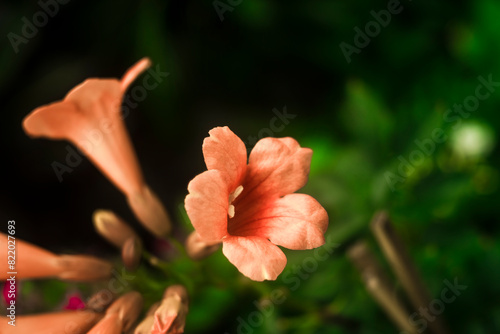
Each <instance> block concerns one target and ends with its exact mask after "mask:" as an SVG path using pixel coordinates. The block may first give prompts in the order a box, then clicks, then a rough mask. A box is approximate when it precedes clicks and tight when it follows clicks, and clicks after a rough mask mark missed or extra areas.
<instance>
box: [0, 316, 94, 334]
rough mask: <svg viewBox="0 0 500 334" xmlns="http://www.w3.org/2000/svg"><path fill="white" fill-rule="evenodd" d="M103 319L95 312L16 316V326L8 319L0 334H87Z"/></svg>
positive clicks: (1, 322) (0, 324) (1, 327)
mask: <svg viewBox="0 0 500 334" xmlns="http://www.w3.org/2000/svg"><path fill="white" fill-rule="evenodd" d="M101 318H102V315H101V314H99V313H95V312H93V311H84V310H79V311H63V312H54V313H43V314H36V315H16V322H15V324H16V326H15V327H14V326H11V325H9V324H8V321H10V320H9V319H8V318H5V319H2V320H4V321H0V333H5V334H8V333H23V334H24V333H36V334H67V333H72V334H86V333H87V331H88V330H89V329H90V328H91V327H92V326H93V325H94V324H95V323H96V322H97V321H99V319H101Z"/></svg>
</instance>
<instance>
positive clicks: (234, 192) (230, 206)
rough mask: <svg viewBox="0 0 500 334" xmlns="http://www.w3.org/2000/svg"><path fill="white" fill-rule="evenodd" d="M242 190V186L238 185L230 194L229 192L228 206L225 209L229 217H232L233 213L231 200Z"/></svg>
mask: <svg viewBox="0 0 500 334" xmlns="http://www.w3.org/2000/svg"><path fill="white" fill-rule="evenodd" d="M242 191H243V186H238V187H237V188H236V189H235V190H234V191H233V192H232V193H231V194H229V199H228V202H229V207H228V209H227V215H228V216H229V218H233V217H234V213H235V211H234V205H232V204H231V203H233V201H234V200H235V199H236V197H238V196H239V195H240V194H241V192H242Z"/></svg>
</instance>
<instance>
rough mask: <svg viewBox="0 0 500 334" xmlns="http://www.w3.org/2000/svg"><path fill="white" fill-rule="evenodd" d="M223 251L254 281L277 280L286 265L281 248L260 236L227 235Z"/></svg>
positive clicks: (230, 260)
mask: <svg viewBox="0 0 500 334" xmlns="http://www.w3.org/2000/svg"><path fill="white" fill-rule="evenodd" d="M222 252H223V253H224V255H225V256H226V257H227V259H228V260H229V262H231V263H232V264H233V265H234V266H235V267H236V268H238V270H239V271H240V272H241V273H242V274H243V275H245V276H247V277H249V278H250V279H252V280H254V281H263V280H275V279H276V278H277V277H278V275H279V274H281V272H282V271H283V269H285V266H286V256H285V254H284V253H283V252H282V251H281V249H279V248H278V246H276V245H273V244H272V243H271V242H270V241H269V240H266V239H264V238H260V237H233V236H230V237H227V238H225V239H224V240H223V243H222Z"/></svg>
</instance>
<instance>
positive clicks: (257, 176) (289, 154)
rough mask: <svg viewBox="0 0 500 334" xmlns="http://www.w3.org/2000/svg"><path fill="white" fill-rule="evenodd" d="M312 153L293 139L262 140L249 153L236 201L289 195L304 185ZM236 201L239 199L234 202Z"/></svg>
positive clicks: (250, 200)
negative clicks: (243, 179) (241, 185)
mask: <svg viewBox="0 0 500 334" xmlns="http://www.w3.org/2000/svg"><path fill="white" fill-rule="evenodd" d="M311 157H312V150H311V149H309V148H301V147H300V145H299V143H298V142H297V141H296V140H295V139H293V138H264V139H261V140H259V141H258V142H257V144H256V145H255V147H254V148H253V150H252V152H251V153H250V158H249V163H248V168H247V174H246V178H245V181H244V184H243V188H244V189H245V190H244V192H243V193H242V194H241V196H240V197H241V198H239V201H240V202H241V201H244V199H245V198H247V200H248V201H249V202H252V201H254V200H256V199H261V200H262V199H263V197H281V196H284V195H287V194H291V193H293V192H295V191H297V190H299V189H300V188H302V187H303V186H304V185H305V184H306V183H307V178H308V174H309V167H310V164H311ZM237 200H238V199H237Z"/></svg>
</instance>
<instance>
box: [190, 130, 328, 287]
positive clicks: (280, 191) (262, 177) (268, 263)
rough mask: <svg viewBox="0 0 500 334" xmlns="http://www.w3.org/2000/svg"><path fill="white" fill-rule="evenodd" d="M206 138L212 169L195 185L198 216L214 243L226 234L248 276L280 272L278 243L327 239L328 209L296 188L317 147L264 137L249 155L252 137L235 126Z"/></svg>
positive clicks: (309, 244)
mask: <svg viewBox="0 0 500 334" xmlns="http://www.w3.org/2000/svg"><path fill="white" fill-rule="evenodd" d="M209 134H210V137H207V138H206V139H205V140H204V142H203V155H204V158H205V163H206V165H207V169H208V170H207V171H205V172H203V173H201V174H199V175H198V176H196V177H195V178H194V179H193V180H192V181H191V182H190V183H189V185H188V190H189V194H188V195H187V196H186V199H185V206H186V211H187V213H188V215H189V218H190V219H191V222H192V224H193V226H194V228H195V230H196V232H197V233H198V234H199V236H200V237H201V238H202V239H203V240H205V242H206V243H207V244H209V243H214V242H222V251H223V253H224V255H225V256H226V257H227V258H228V260H229V261H230V262H231V263H232V264H234V265H235V266H236V267H237V268H238V270H239V271H240V272H241V273H243V274H244V275H245V276H247V277H249V278H251V279H253V280H256V281H262V280H265V279H267V280H275V279H276V278H277V277H278V275H279V274H280V273H281V272H282V271H283V269H284V268H285V265H286V262H287V260H286V256H285V254H284V253H283V252H282V251H281V249H280V248H279V247H278V246H283V247H286V248H289V249H294V250H299V249H312V248H316V247H319V246H321V245H323V244H324V242H325V239H324V233H325V231H326V229H327V227H328V215H327V213H326V211H325V209H324V208H323V207H322V206H321V205H320V204H319V203H318V202H317V201H316V200H315V199H314V198H312V197H311V196H309V195H305V194H294V192H295V191H297V190H298V189H300V188H302V187H303V186H304V185H305V184H306V182H307V178H308V174H309V167H310V163H311V157H312V150H311V149H308V148H302V147H300V145H299V144H298V143H297V141H296V140H294V139H292V138H264V139H261V140H259V142H257V144H256V145H255V147H254V148H253V150H252V152H251V153H250V157H249V159H248V164H247V152H246V148H245V144H244V143H243V142H242V141H241V139H240V138H238V137H237V136H236V135H235V134H234V133H233V132H232V131H231V130H230V129H229V128H228V127H217V128H214V129H212V130H211V131H210V132H209Z"/></svg>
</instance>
